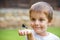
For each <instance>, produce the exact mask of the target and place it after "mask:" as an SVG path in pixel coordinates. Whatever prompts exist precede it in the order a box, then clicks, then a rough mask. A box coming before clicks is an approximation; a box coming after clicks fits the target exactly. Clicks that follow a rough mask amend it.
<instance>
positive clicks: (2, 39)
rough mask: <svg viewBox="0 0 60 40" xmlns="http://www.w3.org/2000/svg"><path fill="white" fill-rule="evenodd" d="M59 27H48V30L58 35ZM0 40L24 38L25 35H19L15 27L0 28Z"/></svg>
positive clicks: (19, 39)
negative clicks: (11, 28)
mask: <svg viewBox="0 0 60 40" xmlns="http://www.w3.org/2000/svg"><path fill="white" fill-rule="evenodd" d="M59 30H60V28H58V27H49V28H48V31H49V32H52V33H54V34H56V35H57V36H59V37H60V32H59ZM0 40H25V36H19V35H18V30H17V29H13V30H10V29H0Z"/></svg>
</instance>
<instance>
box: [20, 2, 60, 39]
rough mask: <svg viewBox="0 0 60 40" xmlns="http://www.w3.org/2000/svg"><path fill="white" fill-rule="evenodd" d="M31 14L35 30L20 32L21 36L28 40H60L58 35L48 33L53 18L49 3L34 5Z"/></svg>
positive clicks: (32, 25)
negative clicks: (25, 36)
mask: <svg viewBox="0 0 60 40" xmlns="http://www.w3.org/2000/svg"><path fill="white" fill-rule="evenodd" d="M29 13H30V20H31V22H30V24H31V27H32V28H33V30H29V29H26V30H19V35H27V39H28V40H60V39H59V38H58V37H57V36H56V35H54V34H52V33H50V32H47V27H48V25H49V24H51V21H52V18H53V8H52V7H51V6H50V5H49V4H48V3H46V2H37V3H35V4H33V5H32V6H31V8H30V10H29Z"/></svg>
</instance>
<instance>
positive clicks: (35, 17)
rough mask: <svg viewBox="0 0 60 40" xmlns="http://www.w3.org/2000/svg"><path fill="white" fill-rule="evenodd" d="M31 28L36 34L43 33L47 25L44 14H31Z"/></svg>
mask: <svg viewBox="0 0 60 40" xmlns="http://www.w3.org/2000/svg"><path fill="white" fill-rule="evenodd" d="M30 19H31V27H32V28H33V29H34V31H35V32H36V33H42V32H45V31H46V29H47V25H48V19H47V17H46V15H45V14H44V12H31V16H30Z"/></svg>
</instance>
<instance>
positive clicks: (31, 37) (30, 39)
mask: <svg viewBox="0 0 60 40" xmlns="http://www.w3.org/2000/svg"><path fill="white" fill-rule="evenodd" d="M27 39H28V40H36V39H35V38H34V37H33V35H32V34H27Z"/></svg>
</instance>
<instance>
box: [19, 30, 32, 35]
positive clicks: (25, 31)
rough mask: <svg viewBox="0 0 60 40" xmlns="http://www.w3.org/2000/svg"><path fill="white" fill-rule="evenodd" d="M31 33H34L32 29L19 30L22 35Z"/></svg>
mask: <svg viewBox="0 0 60 40" xmlns="http://www.w3.org/2000/svg"><path fill="white" fill-rule="evenodd" d="M29 34H32V31H31V30H29V29H25V30H19V35H20V36H24V35H29Z"/></svg>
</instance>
